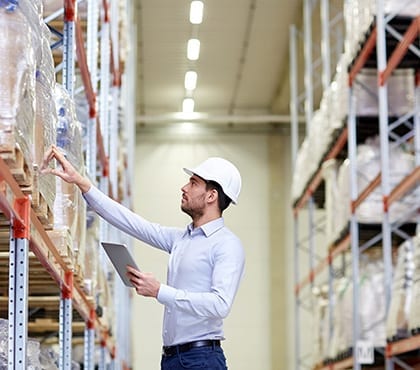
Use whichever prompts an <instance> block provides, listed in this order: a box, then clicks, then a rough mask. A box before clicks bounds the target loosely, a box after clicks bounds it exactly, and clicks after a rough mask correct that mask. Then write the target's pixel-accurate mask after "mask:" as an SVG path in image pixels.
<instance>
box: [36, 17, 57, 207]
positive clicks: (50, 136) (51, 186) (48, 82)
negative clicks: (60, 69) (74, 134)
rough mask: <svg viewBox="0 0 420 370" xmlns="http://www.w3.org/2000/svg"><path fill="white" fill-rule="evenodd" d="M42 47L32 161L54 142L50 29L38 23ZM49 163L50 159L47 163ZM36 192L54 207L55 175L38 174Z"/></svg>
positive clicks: (53, 73)
mask: <svg viewBox="0 0 420 370" xmlns="http://www.w3.org/2000/svg"><path fill="white" fill-rule="evenodd" d="M42 30H43V33H42V49H41V58H40V64H39V65H38V66H37V70H36V119H35V132H34V147H33V154H34V163H35V164H36V165H37V167H38V168H40V166H41V165H42V161H43V158H44V153H45V151H46V150H47V149H48V148H49V147H50V146H51V145H52V144H54V143H55V140H56V136H57V132H56V125H57V113H56V109H55V104H54V89H55V71H54V61H53V57H52V52H51V48H50V42H49V37H50V31H49V29H48V28H47V27H46V26H45V25H43V26H42ZM50 165H52V162H51V164H50ZM39 192H40V194H41V196H42V197H43V199H44V200H45V202H46V204H47V206H48V207H49V209H50V210H52V209H53V208H54V200H55V178H54V176H40V178H39Z"/></svg>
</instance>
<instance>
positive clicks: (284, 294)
mask: <svg viewBox="0 0 420 370" xmlns="http://www.w3.org/2000/svg"><path fill="white" fill-rule="evenodd" d="M288 143H289V138H287V137H282V136H272V137H270V136H268V135H245V134H229V135H223V136H220V135H219V136H217V135H206V136H202V137H194V138H191V139H186V138H185V137H182V136H179V135H173V136H171V137H169V136H168V135H165V136H163V135H160V136H159V135H157V134H147V135H139V136H138V138H137V150H136V160H135V163H136V165H135V166H136V167H135V175H136V178H135V181H133V189H132V191H133V203H134V209H135V210H136V212H138V213H140V214H142V215H143V216H144V217H146V218H148V219H149V220H151V221H155V222H159V223H161V224H163V225H171V226H180V227H184V226H185V225H186V224H187V223H189V222H190V219H189V218H188V217H187V216H186V215H185V214H183V213H182V212H181V211H180V207H179V206H180V199H181V190H180V188H181V187H182V186H183V185H184V184H185V183H186V182H187V181H188V176H187V175H186V174H185V173H184V172H183V171H182V167H184V166H194V165H196V164H198V163H199V162H201V161H202V160H204V159H205V158H207V157H208V156H222V157H225V158H227V159H230V160H232V161H233V162H234V163H235V164H236V165H237V166H238V168H239V169H240V171H241V174H242V178H243V189H242V193H241V196H240V199H239V205H238V206H233V207H229V208H228V209H227V210H226V211H225V213H224V217H225V221H226V223H227V225H228V226H229V227H230V228H231V229H232V230H233V231H235V232H236V233H237V234H238V236H239V237H240V238H241V239H242V241H243V244H244V248H245V251H246V258H247V263H246V273H245V277H244V280H243V282H242V285H241V288H240V291H239V293H238V296H237V298H236V301H235V304H234V307H233V310H232V312H231V314H230V316H229V318H228V319H227V320H226V323H225V335H226V338H227V340H226V341H225V342H224V344H223V347H224V349H225V352H226V355H227V358H228V365H229V368H230V369H234V370H235V369H240V370H255V369H259V370H271V369H272V370H277V369H279V370H280V369H285V368H288V366H287V361H288V358H287V357H288V353H290V351H289V349H288V342H289V341H290V335H285V333H287V332H288V330H290V328H288V321H290V320H287V311H288V304H289V305H290V299H289V296H290V294H288V291H289V290H290V291H291V290H292V286H291V284H292V279H293V275H292V273H291V270H290V269H291V266H290V265H291V263H288V261H291V260H289V259H288V258H289V257H287V253H288V252H287V248H286V247H287V246H290V245H291V244H290V242H289V241H288V240H289V236H288V232H287V230H290V229H291V227H290V225H288V222H290V221H286V220H290V213H289V212H290V205H289V200H288V194H289V193H288V188H289V186H290V175H289V174H290V172H289V167H288V164H289V163H290V160H289V158H290V155H289V149H288V148H289V145H288ZM286 215H287V216H286ZM135 254H136V258H137V261H138V263H139V265H140V266H141V268H142V269H143V270H144V271H150V272H153V273H154V274H156V276H157V277H158V279H160V280H161V281H165V280H166V266H167V260H168V257H167V255H165V254H164V253H162V252H160V251H157V250H154V249H153V248H149V247H147V246H144V245H142V243H140V242H137V243H136V245H135ZM288 302H289V303H288ZM133 313H134V316H133V325H132V328H133V364H134V369H135V370H151V369H158V368H159V361H160V352H161V350H160V348H161V345H162V342H161V321H162V315H163V307H162V306H161V305H160V304H159V303H157V302H156V301H155V300H154V299H146V298H143V297H135V299H134V307H133Z"/></svg>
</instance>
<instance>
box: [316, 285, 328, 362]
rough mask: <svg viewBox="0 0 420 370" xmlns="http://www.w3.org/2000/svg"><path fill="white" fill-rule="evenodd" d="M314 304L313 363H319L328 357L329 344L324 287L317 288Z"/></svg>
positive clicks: (326, 293)
mask: <svg viewBox="0 0 420 370" xmlns="http://www.w3.org/2000/svg"><path fill="white" fill-rule="evenodd" d="M315 299H316V301H315V304H314V308H315V309H314V328H315V340H314V359H313V363H315V364H318V363H321V362H322V361H323V360H324V359H326V358H327V357H328V351H329V347H330V343H329V333H330V325H329V321H330V320H329V312H328V308H329V306H328V289H327V288H326V289H325V287H320V288H318V292H317V294H316V296H315Z"/></svg>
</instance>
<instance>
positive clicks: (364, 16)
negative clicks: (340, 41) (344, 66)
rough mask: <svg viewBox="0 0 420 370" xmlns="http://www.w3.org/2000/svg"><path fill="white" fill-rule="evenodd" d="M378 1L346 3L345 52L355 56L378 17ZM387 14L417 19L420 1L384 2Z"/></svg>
mask: <svg viewBox="0 0 420 370" xmlns="http://www.w3.org/2000/svg"><path fill="white" fill-rule="evenodd" d="M376 4H377V2H376V0H346V1H345V2H344V20H345V35H346V36H345V37H346V38H345V50H346V52H348V53H349V54H350V55H352V56H355V54H356V52H357V51H358V49H359V45H360V41H361V40H363V39H364V37H365V34H366V32H367V30H368V29H369V26H370V25H371V24H372V21H373V19H374V17H375V15H376ZM383 4H384V12H385V14H397V15H400V16H406V17H416V16H418V15H419V14H420V0H384V2H383Z"/></svg>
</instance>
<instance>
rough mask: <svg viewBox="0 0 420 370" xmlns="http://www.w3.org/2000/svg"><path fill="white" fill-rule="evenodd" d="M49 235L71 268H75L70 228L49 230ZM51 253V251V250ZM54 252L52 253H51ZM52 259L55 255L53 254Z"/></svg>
mask: <svg viewBox="0 0 420 370" xmlns="http://www.w3.org/2000/svg"><path fill="white" fill-rule="evenodd" d="M47 234H48V237H49V238H50V239H51V241H52V243H53V244H54V245H55V247H56V249H57V251H58V253H59V254H60V256H61V258H62V259H63V261H64V263H65V264H66V265H67V266H68V268H69V269H74V255H73V239H72V237H71V234H70V230H69V229H54V230H47ZM49 253H51V252H49ZM51 254H52V253H51ZM50 257H51V261H53V260H54V257H53V256H52V255H51V256H50Z"/></svg>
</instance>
